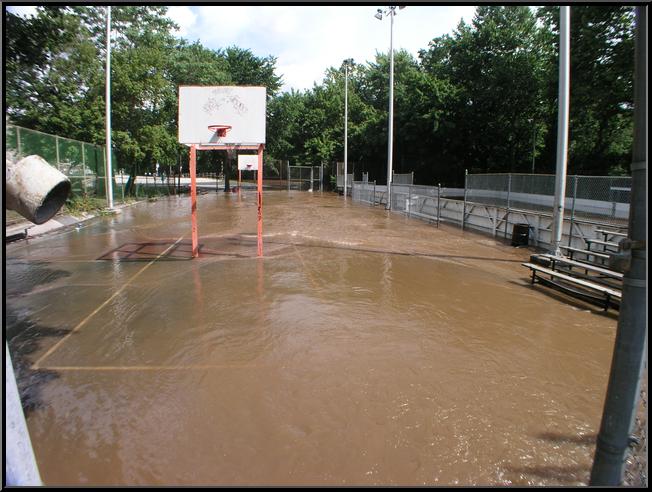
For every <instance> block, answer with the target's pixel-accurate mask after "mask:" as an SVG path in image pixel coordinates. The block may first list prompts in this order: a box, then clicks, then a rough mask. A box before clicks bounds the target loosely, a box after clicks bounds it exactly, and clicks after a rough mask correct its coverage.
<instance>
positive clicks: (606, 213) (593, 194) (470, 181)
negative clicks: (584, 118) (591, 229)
mask: <svg viewBox="0 0 652 492" xmlns="http://www.w3.org/2000/svg"><path fill="white" fill-rule="evenodd" d="M631 184H632V178H631V177H629V176H567V178H566V198H565V201H564V215H565V217H566V218H568V219H570V220H573V219H587V220H596V221H600V222H603V223H607V224H613V225H615V226H626V225H627V220H628V217H629V203H630V199H631ZM554 197H555V176H554V175H550V174H469V175H467V176H466V201H467V202H471V203H483V204H487V205H495V206H500V207H505V208H507V209H521V210H541V211H550V210H551V209H552V207H553V203H554Z"/></svg>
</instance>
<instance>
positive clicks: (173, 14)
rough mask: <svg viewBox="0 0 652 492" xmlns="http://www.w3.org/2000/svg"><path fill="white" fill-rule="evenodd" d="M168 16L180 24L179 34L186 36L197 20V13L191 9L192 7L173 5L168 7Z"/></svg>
mask: <svg viewBox="0 0 652 492" xmlns="http://www.w3.org/2000/svg"><path fill="white" fill-rule="evenodd" d="M168 17H170V19H172V20H173V21H174V22H176V23H177V24H178V25H179V29H178V30H177V34H178V35H179V36H182V37H185V36H187V35H188V31H189V30H190V29H191V28H192V26H194V25H195V22H197V15H196V14H195V13H194V12H193V11H192V10H191V9H190V7H183V6H173V7H169V8H168Z"/></svg>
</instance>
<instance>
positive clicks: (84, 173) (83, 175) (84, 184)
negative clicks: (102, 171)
mask: <svg viewBox="0 0 652 492" xmlns="http://www.w3.org/2000/svg"><path fill="white" fill-rule="evenodd" d="M81 154H82V189H83V190H84V195H86V194H87V190H86V155H85V152H84V142H82V144H81Z"/></svg>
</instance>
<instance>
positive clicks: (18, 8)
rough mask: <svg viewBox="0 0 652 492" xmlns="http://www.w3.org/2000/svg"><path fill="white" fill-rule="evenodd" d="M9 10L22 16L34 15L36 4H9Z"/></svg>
mask: <svg viewBox="0 0 652 492" xmlns="http://www.w3.org/2000/svg"><path fill="white" fill-rule="evenodd" d="M7 10H8V11H9V12H11V13H12V14H16V15H19V16H20V17H33V16H35V15H36V6H34V5H12V6H8V7H7Z"/></svg>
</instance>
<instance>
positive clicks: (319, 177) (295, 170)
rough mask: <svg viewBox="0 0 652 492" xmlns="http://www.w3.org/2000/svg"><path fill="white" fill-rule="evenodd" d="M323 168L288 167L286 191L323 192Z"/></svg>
mask: <svg viewBox="0 0 652 492" xmlns="http://www.w3.org/2000/svg"><path fill="white" fill-rule="evenodd" d="M323 173H324V168H323V166H289V165H288V179H287V187H288V188H287V189H288V191H289V190H300V191H323V189H324V186H323V183H324V179H323Z"/></svg>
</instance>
